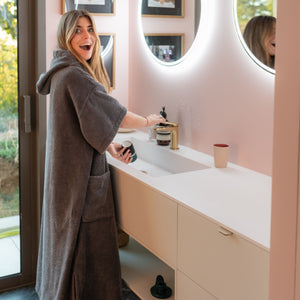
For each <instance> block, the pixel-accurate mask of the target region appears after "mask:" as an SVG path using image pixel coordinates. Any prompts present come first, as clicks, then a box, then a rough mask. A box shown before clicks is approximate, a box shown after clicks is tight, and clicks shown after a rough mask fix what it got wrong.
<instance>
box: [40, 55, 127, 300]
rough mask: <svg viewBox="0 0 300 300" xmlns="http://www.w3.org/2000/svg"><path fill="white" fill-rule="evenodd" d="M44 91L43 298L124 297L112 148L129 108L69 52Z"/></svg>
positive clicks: (57, 60) (46, 77)
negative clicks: (110, 162)
mask: <svg viewBox="0 0 300 300" xmlns="http://www.w3.org/2000/svg"><path fill="white" fill-rule="evenodd" d="M37 91H38V93H40V94H43V95H46V94H49V93H50V107H49V119H48V129H47V142H46V163H45V182H44V184H45V186H44V201H43V213H42V224H41V235H40V246H39V257H38V267H37V281H36V290H37V292H38V294H39V296H40V299H43V300H69V299H76V300H78V299H80V300H85V299H89V300H93V299H101V300H115V299H116V300H117V299H118V300H119V299H120V298H121V276H120V262H119V255H118V243H117V230H116V223H115V212H114V203H113V198H112V191H111V180H110V173H109V170H108V165H107V162H106V156H105V155H106V154H105V151H106V149H107V147H108V146H109V144H110V143H111V142H112V140H113V138H114V137H115V135H116V133H117V131H118V129H119V126H120V124H121V122H122V120H123V118H124V116H125V114H126V109H125V108H124V107H123V106H122V105H120V104H119V102H118V101H116V100H115V99H114V98H112V97H111V96H109V95H108V94H107V93H106V91H105V89H104V87H103V86H102V85H101V84H99V83H98V82H97V81H95V80H94V79H93V78H92V77H91V76H90V75H89V74H88V73H87V72H86V71H85V69H84V68H83V66H82V65H81V64H80V63H79V61H78V60H77V59H76V58H75V57H74V56H73V55H72V54H71V53H70V52H69V51H65V50H58V51H55V52H54V57H53V60H52V63H51V66H50V69H49V70H48V71H47V72H45V73H44V74H42V75H41V77H40V79H39V81H38V83H37Z"/></svg>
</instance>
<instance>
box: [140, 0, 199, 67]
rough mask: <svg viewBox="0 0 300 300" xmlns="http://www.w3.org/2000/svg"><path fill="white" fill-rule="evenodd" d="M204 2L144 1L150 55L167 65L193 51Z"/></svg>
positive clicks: (144, 18) (143, 17)
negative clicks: (201, 5) (201, 6)
mask: <svg viewBox="0 0 300 300" xmlns="http://www.w3.org/2000/svg"><path fill="white" fill-rule="evenodd" d="M200 2H201V0H141V18H142V30H143V34H144V37H145V41H146V43H147V46H148V49H149V51H151V53H152V54H153V56H154V57H155V59H156V60H157V61H158V62H160V63H162V64H166V65H172V64H176V63H178V62H179V61H180V59H181V58H182V57H183V56H184V54H185V53H186V52H187V51H188V50H189V49H190V47H191V45H192V44H193V42H194V38H195V36H196V34H197V31H198V26H199V23H200Z"/></svg>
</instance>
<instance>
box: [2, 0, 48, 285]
mask: <svg viewBox="0 0 300 300" xmlns="http://www.w3.org/2000/svg"><path fill="white" fill-rule="evenodd" d="M17 6H18V10H17V12H18V72H19V74H18V100H19V145H20V147H19V149H20V153H19V154H20V157H19V178H20V185H19V186H20V245H21V249H22V250H21V272H20V273H19V274H17V275H12V276H7V277H3V278H1V279H0V291H6V290H9V289H14V288H16V287H21V286H26V285H32V284H34V283H35V278H36V263H37V254H38V240H39V228H40V217H41V206H42V205H41V203H42V197H43V181H44V161H45V139H46V99H45V98H46V97H44V96H36V92H35V90H36V88H35V85H36V81H37V78H38V74H40V73H41V71H42V70H45V63H46V59H45V57H46V39H45V30H44V29H45V19H46V12H45V0H34V1H32V0H22V1H17ZM24 95H29V96H30V105H31V109H30V110H31V116H30V120H31V132H25V125H24V117H25V116H24V97H23V96H24ZM43 98H44V99H43Z"/></svg>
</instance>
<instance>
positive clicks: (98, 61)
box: [57, 10, 111, 93]
mask: <svg viewBox="0 0 300 300" xmlns="http://www.w3.org/2000/svg"><path fill="white" fill-rule="evenodd" d="M82 17H85V18H88V19H89V21H90V22H91V24H92V27H93V31H94V33H95V35H96V39H95V46H94V49H93V53H92V56H91V59H90V60H89V61H88V62H87V61H86V60H84V59H82V58H81V57H80V56H79V55H78V54H77V53H76V51H75V50H74V49H73V47H72V45H71V41H72V39H73V37H74V35H75V31H76V25H77V22H78V20H79V18H82ZM57 46H58V47H59V48H60V49H62V50H69V51H70V52H71V53H72V54H73V55H74V56H75V57H76V58H77V60H79V62H80V63H81V64H82V65H83V66H84V68H85V69H86V71H87V72H88V73H89V74H90V75H91V76H92V77H93V78H94V79H95V80H97V81H98V82H100V83H101V84H102V85H103V86H104V87H105V89H106V91H107V92H108V93H109V92H110V90H111V86H110V80H109V77H108V74H107V72H106V69H105V66H104V63H103V60H102V58H101V55H100V40H99V37H98V36H97V30H96V25H95V22H94V20H93V18H92V16H91V15H90V14H89V12H88V11H86V10H71V11H69V12H67V13H65V14H64V15H63V16H62V17H61V19H60V22H59V25H58V30H57Z"/></svg>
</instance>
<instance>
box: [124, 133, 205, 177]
mask: <svg viewBox="0 0 300 300" xmlns="http://www.w3.org/2000/svg"><path fill="white" fill-rule="evenodd" d="M129 140H130V141H131V142H132V143H133V146H134V148H135V152H136V154H137V160H136V161H135V162H133V163H130V166H132V167H134V168H135V169H137V170H139V171H141V172H143V173H145V174H148V175H150V176H153V177H160V176H167V175H171V174H178V173H184V172H191V171H197V170H203V169H207V168H209V167H208V166H206V165H203V164H201V163H199V162H197V161H194V160H191V159H188V158H185V157H183V156H181V155H179V154H178V153H176V150H170V146H159V145H157V144H156V143H155V142H153V141H142V140H139V139H136V138H130V139H129Z"/></svg>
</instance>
